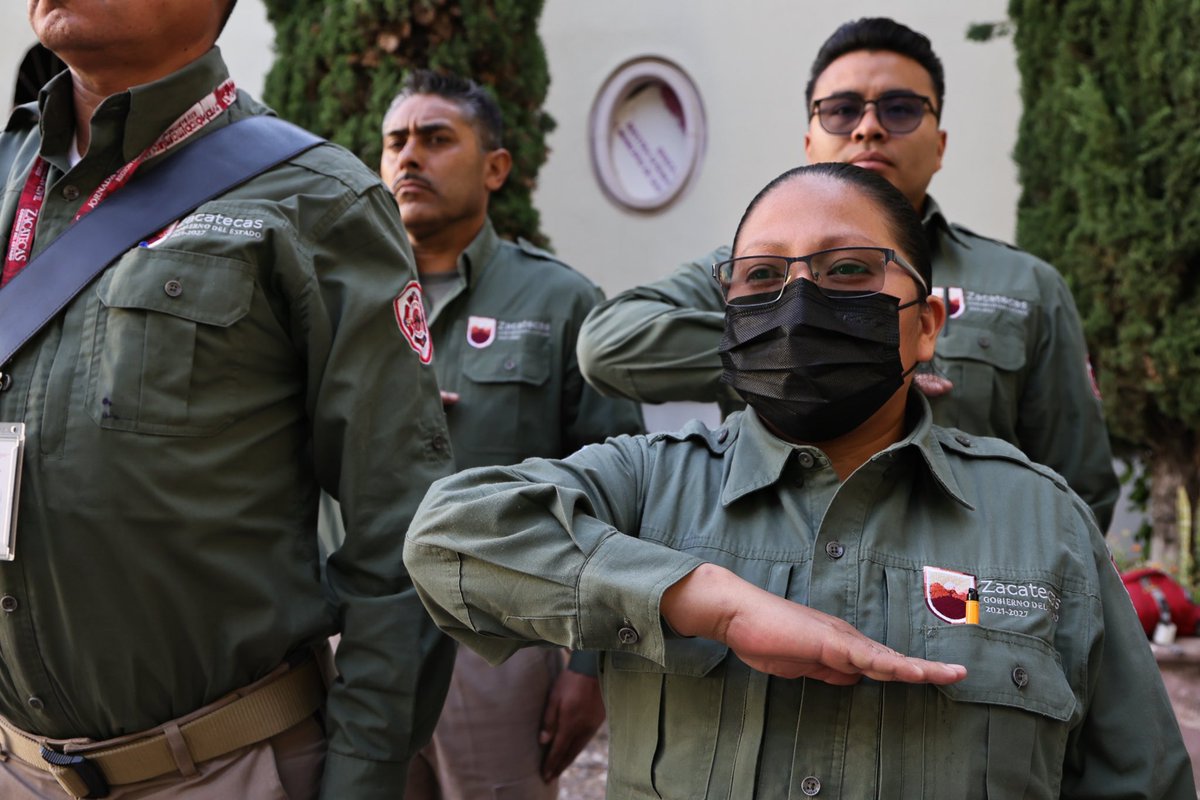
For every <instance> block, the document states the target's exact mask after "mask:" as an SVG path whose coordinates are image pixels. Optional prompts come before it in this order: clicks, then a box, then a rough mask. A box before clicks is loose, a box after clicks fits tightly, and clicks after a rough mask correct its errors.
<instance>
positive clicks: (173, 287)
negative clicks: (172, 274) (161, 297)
mask: <svg viewBox="0 0 1200 800" xmlns="http://www.w3.org/2000/svg"><path fill="white" fill-rule="evenodd" d="M163 291H164V292H166V293H167V297H179V295H181V294H183V284H182V283H180V282H179V281H177V280H175V279H173V278H172V279H171V280H169V281H167V282H166V283H164V284H163Z"/></svg>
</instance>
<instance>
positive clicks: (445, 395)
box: [441, 392, 458, 408]
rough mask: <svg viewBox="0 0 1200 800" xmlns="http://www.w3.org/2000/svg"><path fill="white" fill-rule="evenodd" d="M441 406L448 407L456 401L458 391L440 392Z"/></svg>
mask: <svg viewBox="0 0 1200 800" xmlns="http://www.w3.org/2000/svg"><path fill="white" fill-rule="evenodd" d="M441 395H442V408H449V407H450V406H452V405H454V404H455V403H457V402H458V392H442V393H441Z"/></svg>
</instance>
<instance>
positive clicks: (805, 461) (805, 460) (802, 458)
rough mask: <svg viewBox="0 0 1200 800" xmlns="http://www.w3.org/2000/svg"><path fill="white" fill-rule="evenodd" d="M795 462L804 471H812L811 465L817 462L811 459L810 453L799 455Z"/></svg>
mask: <svg viewBox="0 0 1200 800" xmlns="http://www.w3.org/2000/svg"><path fill="white" fill-rule="evenodd" d="M796 460H797V461H798V462H800V466H802V467H804V468H805V469H812V465H813V464H815V463H817V460H816V459H815V458H813V454H812V453H801V454H800V455H798V456H796Z"/></svg>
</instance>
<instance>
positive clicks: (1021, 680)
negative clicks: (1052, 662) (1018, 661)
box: [1012, 667, 1029, 689]
mask: <svg viewBox="0 0 1200 800" xmlns="http://www.w3.org/2000/svg"><path fill="white" fill-rule="evenodd" d="M1012 682H1013V683H1015V684H1016V686H1017V688H1018V689H1024V688H1025V684H1027V683H1029V672H1028V671H1026V669H1025V668H1024V667H1013V671H1012Z"/></svg>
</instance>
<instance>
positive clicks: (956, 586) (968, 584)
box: [925, 567, 975, 623]
mask: <svg viewBox="0 0 1200 800" xmlns="http://www.w3.org/2000/svg"><path fill="white" fill-rule="evenodd" d="M974 588H975V576H974V575H968V574H967V573H965V572H955V571H954V570H952V569H943V568H941V567H925V605H926V606H928V608H929V610H930V611H932V612H933V613H934V615H935V616H937V617H938V618H939V619H944V620H945V621H946V622H952V623H958V622H966V621H967V589H974Z"/></svg>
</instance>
